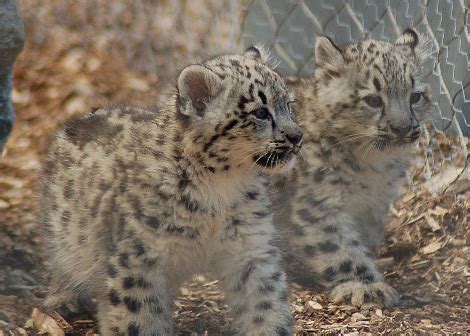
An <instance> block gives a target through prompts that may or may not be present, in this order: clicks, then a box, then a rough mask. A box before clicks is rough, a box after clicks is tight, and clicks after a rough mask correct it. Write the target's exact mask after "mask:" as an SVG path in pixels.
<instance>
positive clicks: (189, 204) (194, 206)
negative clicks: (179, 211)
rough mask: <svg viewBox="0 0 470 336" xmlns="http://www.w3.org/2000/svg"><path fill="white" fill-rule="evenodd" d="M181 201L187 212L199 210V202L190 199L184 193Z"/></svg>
mask: <svg viewBox="0 0 470 336" xmlns="http://www.w3.org/2000/svg"><path fill="white" fill-rule="evenodd" d="M181 202H182V203H183V204H184V206H185V208H186V209H187V210H189V212H192V213H194V212H197V211H198V210H199V208H200V207H199V203H198V202H196V201H195V200H193V199H191V198H190V197H188V196H186V195H182V196H181Z"/></svg>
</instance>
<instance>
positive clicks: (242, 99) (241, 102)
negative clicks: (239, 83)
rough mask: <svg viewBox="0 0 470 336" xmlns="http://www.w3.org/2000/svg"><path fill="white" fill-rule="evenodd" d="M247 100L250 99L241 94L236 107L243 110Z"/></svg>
mask: <svg viewBox="0 0 470 336" xmlns="http://www.w3.org/2000/svg"><path fill="white" fill-rule="evenodd" d="M249 101H250V100H249V99H247V98H245V97H244V96H241V97H240V100H239V101H238V108H239V109H240V110H242V111H243V110H245V105H246V103H248V102H249Z"/></svg>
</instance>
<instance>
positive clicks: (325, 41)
mask: <svg viewBox="0 0 470 336" xmlns="http://www.w3.org/2000/svg"><path fill="white" fill-rule="evenodd" d="M315 63H316V65H317V67H318V68H328V69H331V70H339V69H340V68H341V66H342V65H343V64H344V58H343V55H342V53H341V49H340V48H339V47H338V46H337V45H336V44H334V43H333V41H331V40H330V39H329V38H328V37H318V38H317V40H316V42H315Z"/></svg>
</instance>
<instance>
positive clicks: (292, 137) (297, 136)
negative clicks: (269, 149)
mask: <svg viewBox="0 0 470 336" xmlns="http://www.w3.org/2000/svg"><path fill="white" fill-rule="evenodd" d="M303 137H304V134H303V133H302V131H301V130H300V128H296V129H294V130H292V131H290V132H289V133H286V138H287V140H289V141H290V142H291V143H292V144H293V145H294V146H299V145H300V144H301V143H302V139H303Z"/></svg>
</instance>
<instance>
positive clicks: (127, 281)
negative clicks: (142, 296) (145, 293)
mask: <svg viewBox="0 0 470 336" xmlns="http://www.w3.org/2000/svg"><path fill="white" fill-rule="evenodd" d="M122 287H123V288H124V289H130V288H132V287H134V278H133V277H125V278H124V280H123V281H122Z"/></svg>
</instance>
